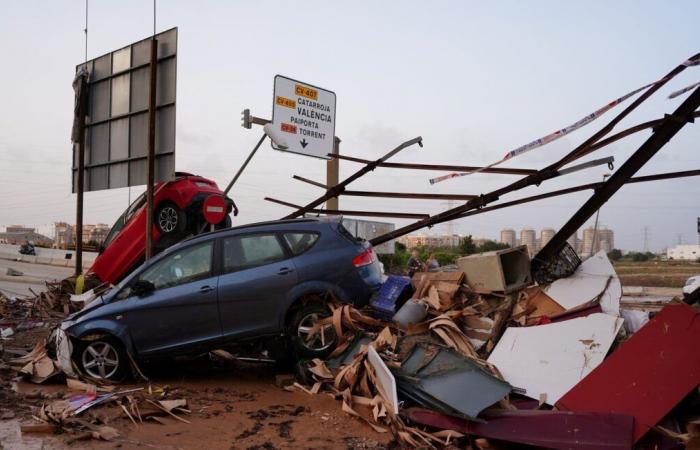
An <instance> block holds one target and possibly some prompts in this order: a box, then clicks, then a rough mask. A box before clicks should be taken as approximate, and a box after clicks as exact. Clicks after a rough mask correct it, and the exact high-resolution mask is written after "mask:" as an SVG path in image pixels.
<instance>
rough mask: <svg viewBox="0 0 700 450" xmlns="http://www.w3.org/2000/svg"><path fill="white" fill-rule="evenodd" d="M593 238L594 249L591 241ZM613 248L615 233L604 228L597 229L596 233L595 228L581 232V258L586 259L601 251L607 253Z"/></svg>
mask: <svg viewBox="0 0 700 450" xmlns="http://www.w3.org/2000/svg"><path fill="white" fill-rule="evenodd" d="M594 237H595V248H594V244H593V239H594ZM613 248H615V233H614V232H613V230H610V229H608V228H606V227H598V232H597V233H596V231H595V228H593V227H589V228H586V229H585V230H583V244H582V247H581V252H580V253H581V256H583V257H587V256H591V255H593V254H595V253H598V252H599V251H601V250H604V251H605V252H609V251H610V250H612V249H613Z"/></svg>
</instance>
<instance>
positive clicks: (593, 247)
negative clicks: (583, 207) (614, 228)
mask: <svg viewBox="0 0 700 450" xmlns="http://www.w3.org/2000/svg"><path fill="white" fill-rule="evenodd" d="M609 176H610V174H609V173H606V174H604V175H603V183H605V179H606V178H607V177H609ZM598 216H600V208H598V211H596V213H595V224H594V225H593V242H592V243H591V255H593V254H594V253H595V252H596V239H597V237H598Z"/></svg>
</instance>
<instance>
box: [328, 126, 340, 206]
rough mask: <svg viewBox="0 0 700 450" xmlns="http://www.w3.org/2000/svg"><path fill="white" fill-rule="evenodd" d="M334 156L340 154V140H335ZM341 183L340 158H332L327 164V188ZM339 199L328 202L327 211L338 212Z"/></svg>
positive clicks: (336, 137) (331, 199)
mask: <svg viewBox="0 0 700 450" xmlns="http://www.w3.org/2000/svg"><path fill="white" fill-rule="evenodd" d="M333 154H334V155H339V154H340V138H339V137H338V136H335V137H334V138H333ZM339 181H340V158H331V159H330V160H328V162H326V186H327V187H328V188H331V187H333V186H336V185H337V184H338V182H339ZM339 204H340V202H339V198H338V197H333V198H329V199H328V200H327V201H326V210H331V211H337V210H338V209H340V208H339Z"/></svg>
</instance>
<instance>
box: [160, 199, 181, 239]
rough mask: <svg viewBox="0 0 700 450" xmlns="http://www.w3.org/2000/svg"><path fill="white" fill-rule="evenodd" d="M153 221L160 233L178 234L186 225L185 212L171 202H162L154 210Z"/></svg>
mask: <svg viewBox="0 0 700 450" xmlns="http://www.w3.org/2000/svg"><path fill="white" fill-rule="evenodd" d="M155 222H156V226H157V227H158V231H160V232H161V233H163V234H178V233H182V232H183V231H185V228H186V227H187V214H185V212H184V211H183V210H181V209H180V208H178V207H177V206H175V205H173V204H172V203H164V204H162V205H160V206H159V207H158V210H157V211H156V217H155Z"/></svg>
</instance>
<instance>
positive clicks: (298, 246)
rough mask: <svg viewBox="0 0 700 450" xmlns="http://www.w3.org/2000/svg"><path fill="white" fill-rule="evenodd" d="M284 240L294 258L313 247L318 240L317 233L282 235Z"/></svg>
mask: <svg viewBox="0 0 700 450" xmlns="http://www.w3.org/2000/svg"><path fill="white" fill-rule="evenodd" d="M284 240H285V241H286V242H287V245H288V246H289V248H290V249H291V250H292V253H293V254H294V255H295V256H296V255H300V254H302V253H304V252H305V251H307V250H308V249H310V248H311V247H313V245H314V244H315V243H316V241H317V240H318V233H284Z"/></svg>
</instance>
